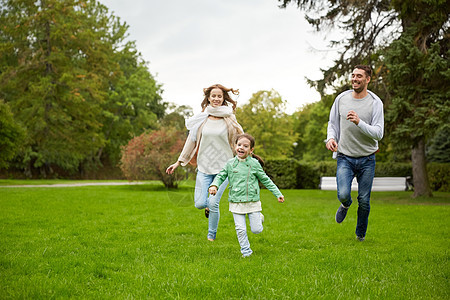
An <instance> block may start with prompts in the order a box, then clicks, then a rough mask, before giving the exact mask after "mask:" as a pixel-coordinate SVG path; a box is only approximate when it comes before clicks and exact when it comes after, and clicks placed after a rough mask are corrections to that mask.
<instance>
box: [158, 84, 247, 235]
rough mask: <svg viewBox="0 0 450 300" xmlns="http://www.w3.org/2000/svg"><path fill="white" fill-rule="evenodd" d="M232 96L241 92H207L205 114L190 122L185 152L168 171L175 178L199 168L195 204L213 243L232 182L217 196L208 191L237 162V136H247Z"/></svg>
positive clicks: (218, 87)
mask: <svg viewBox="0 0 450 300" xmlns="http://www.w3.org/2000/svg"><path fill="white" fill-rule="evenodd" d="M229 92H231V93H233V94H234V95H238V94H239V90H234V89H229V88H226V87H224V86H223V85H221V84H215V85H212V86H210V87H208V88H206V89H204V90H203V93H204V96H205V98H204V99H203V102H202V104H201V106H202V112H201V113H199V114H197V115H195V116H193V117H192V118H190V119H188V120H186V127H187V129H188V130H189V135H188V138H187V139H186V143H185V144H184V148H183V151H182V152H181V154H180V157H179V158H178V161H177V162H176V163H174V164H172V165H170V166H169V167H168V168H167V170H166V173H167V174H172V173H173V172H174V171H175V169H176V168H178V167H179V166H180V165H181V166H186V165H187V164H188V163H191V164H195V163H196V164H197V178H196V182H195V195H194V201H195V207H196V208H198V209H205V216H206V217H207V218H209V225H208V236H207V238H208V240H209V241H214V240H215V239H216V233H217V227H218V225H219V218H220V213H219V203H220V198H221V197H222V194H223V192H224V190H225V188H226V187H227V185H228V180H226V181H225V182H223V183H222V184H221V186H220V187H219V189H218V191H217V193H216V195H214V196H212V195H211V196H210V197H208V189H209V186H210V184H211V183H212V182H213V180H214V178H215V177H216V175H217V174H218V173H219V172H220V170H222V168H223V167H224V166H225V164H226V162H227V161H228V160H229V159H231V158H233V156H234V154H233V151H234V140H235V137H236V135H238V134H240V133H243V130H242V127H241V125H239V123H238V122H237V121H236V117H235V115H234V111H235V109H236V101H234V100H233V99H231V97H230V95H229V94H228V93H229ZM229 104H231V107H230V106H228V105H229Z"/></svg>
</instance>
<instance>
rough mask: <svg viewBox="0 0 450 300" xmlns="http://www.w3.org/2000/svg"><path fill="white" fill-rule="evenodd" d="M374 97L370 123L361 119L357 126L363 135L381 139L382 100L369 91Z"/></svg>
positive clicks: (382, 131)
mask: <svg viewBox="0 0 450 300" xmlns="http://www.w3.org/2000/svg"><path fill="white" fill-rule="evenodd" d="M369 93H370V94H371V95H372V97H373V98H374V101H373V108H372V120H371V122H370V124H367V123H366V122H364V121H363V120H360V121H359V124H358V127H359V128H360V129H361V131H362V132H364V134H365V135H367V136H369V137H371V138H373V139H374V140H377V141H379V140H381V139H382V138H383V133H384V113H383V102H382V101H381V99H380V98H378V96H376V95H375V94H374V93H372V92H370V91H369Z"/></svg>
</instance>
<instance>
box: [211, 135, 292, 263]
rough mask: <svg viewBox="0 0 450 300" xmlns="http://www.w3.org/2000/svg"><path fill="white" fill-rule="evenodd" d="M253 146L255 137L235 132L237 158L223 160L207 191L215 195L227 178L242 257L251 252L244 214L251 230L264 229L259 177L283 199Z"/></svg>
mask: <svg viewBox="0 0 450 300" xmlns="http://www.w3.org/2000/svg"><path fill="white" fill-rule="evenodd" d="M254 147H255V138H254V137H252V136H251V135H249V134H246V133H244V134H240V135H238V136H237V137H236V146H235V150H236V157H234V158H232V159H230V160H229V161H228V162H227V163H226V165H225V167H224V168H223V169H222V170H221V171H220V172H219V174H217V175H216V177H215V178H214V181H213V182H212V184H211V185H210V187H209V193H210V194H211V195H215V194H216V193H217V187H218V186H220V185H221V184H222V182H224V181H225V180H226V179H227V177H228V180H229V183H230V186H229V191H230V192H229V197H228V201H229V202H230V211H231V212H232V213H233V217H234V224H235V226H236V234H237V237H238V240H239V245H240V246H241V253H242V256H243V257H247V256H250V255H251V254H252V253H253V251H252V249H250V243H249V241H248V236H247V223H246V220H245V215H248V219H249V221H250V228H251V231H252V232H253V233H256V234H257V233H261V232H262V231H263V225H262V222H264V216H263V214H262V213H261V210H262V208H261V201H260V199H259V183H258V180H259V181H261V182H262V183H263V184H264V186H265V187H266V188H267V189H268V190H270V191H271V192H272V194H274V195H275V197H277V198H278V202H284V196H283V195H282V194H281V192H280V190H279V189H278V188H277V186H276V185H275V184H274V183H273V182H272V180H270V178H269V177H268V176H267V174H266V173H265V172H264V170H263V168H262V166H263V165H264V162H263V161H262V159H261V158H260V157H259V156H257V155H255V154H253V149H254ZM250 155H251V156H253V157H250Z"/></svg>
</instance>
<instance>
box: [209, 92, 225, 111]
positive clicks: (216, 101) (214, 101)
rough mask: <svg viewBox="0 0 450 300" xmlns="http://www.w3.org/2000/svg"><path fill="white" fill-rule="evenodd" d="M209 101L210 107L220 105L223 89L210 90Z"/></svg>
mask: <svg viewBox="0 0 450 300" xmlns="http://www.w3.org/2000/svg"><path fill="white" fill-rule="evenodd" d="M209 103H210V104H211V106H212V107H218V106H222V104H223V91H222V90H221V89H219V88H215V89H212V90H211V93H210V94H209Z"/></svg>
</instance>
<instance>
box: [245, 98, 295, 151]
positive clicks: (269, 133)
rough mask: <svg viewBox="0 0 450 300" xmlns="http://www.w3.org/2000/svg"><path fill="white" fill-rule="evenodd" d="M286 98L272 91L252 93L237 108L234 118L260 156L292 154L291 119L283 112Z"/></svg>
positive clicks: (292, 135) (293, 140)
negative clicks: (253, 141) (246, 100)
mask: <svg viewBox="0 0 450 300" xmlns="http://www.w3.org/2000/svg"><path fill="white" fill-rule="evenodd" d="M285 108H286V101H283V100H282V99H281V96H280V95H279V94H278V93H277V92H276V91H274V90H271V91H259V92H256V93H254V94H253V96H252V97H251V98H250V100H249V103H248V104H244V105H243V106H242V107H238V108H237V110H236V118H237V120H238V121H239V123H240V124H241V125H242V127H243V129H244V131H245V132H247V133H249V134H251V135H252V136H254V137H255V139H256V150H255V153H257V154H258V155H261V156H262V157H263V158H264V159H268V158H271V159H282V158H288V157H291V156H292V150H293V146H294V142H295V141H296V140H297V134H296V133H294V131H293V128H294V127H293V121H292V118H291V117H289V116H288V115H287V114H286V113H285V112H284V110H285Z"/></svg>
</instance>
